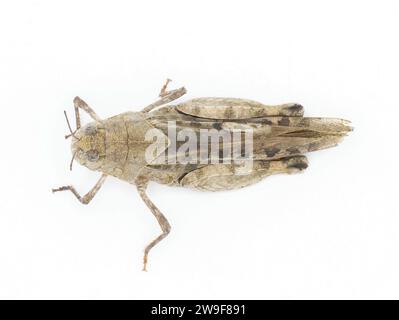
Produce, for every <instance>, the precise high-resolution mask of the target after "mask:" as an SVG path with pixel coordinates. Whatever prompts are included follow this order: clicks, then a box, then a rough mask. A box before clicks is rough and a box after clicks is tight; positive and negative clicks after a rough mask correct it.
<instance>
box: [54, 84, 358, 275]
mask: <svg viewBox="0 0 399 320" xmlns="http://www.w3.org/2000/svg"><path fill="white" fill-rule="evenodd" d="M169 81H170V80H168V81H167V82H166V84H165V85H164V86H163V88H162V90H161V93H160V99H159V100H158V101H156V102H155V103H153V104H151V105H149V106H147V107H146V108H144V109H143V110H142V111H140V112H126V113H123V114H120V115H117V116H114V117H111V118H108V119H105V120H102V119H100V117H99V116H98V115H97V114H96V113H95V112H94V111H93V110H92V109H91V108H90V107H89V106H88V105H87V104H86V103H85V102H84V101H83V100H81V99H80V98H78V97H76V98H75V99H74V107H75V116H76V126H77V129H76V130H75V131H74V132H73V131H72V130H71V128H70V131H71V134H70V135H68V136H67V137H71V138H72V145H71V149H72V154H73V159H72V161H73V160H76V161H77V162H79V163H80V164H82V165H84V166H86V167H87V168H89V169H91V170H95V171H99V172H101V173H102V175H101V177H100V179H99V181H98V182H97V183H96V184H95V186H94V187H93V188H92V189H91V190H90V191H89V192H88V193H87V194H86V195H84V196H80V194H79V193H78V192H77V191H76V190H75V188H74V187H73V186H64V187H60V188H57V189H53V192H57V191H64V190H69V191H71V192H72V193H73V194H74V195H75V196H76V197H77V199H78V200H79V201H80V202H82V203H84V204H87V203H89V202H90V201H91V199H92V198H93V197H94V196H95V194H96V193H97V191H98V190H99V189H100V188H101V186H102V184H103V183H104V181H105V180H106V177H107V176H114V177H116V178H119V179H121V180H124V181H127V182H129V183H131V184H133V185H135V186H136V187H137V190H138V192H139V194H140V196H141V198H142V199H143V201H144V202H145V203H146V205H147V206H148V207H149V209H150V210H151V212H152V213H153V214H154V216H155V218H156V219H157V220H158V223H159V225H160V227H161V229H162V233H161V235H159V236H158V237H157V238H156V239H154V240H153V241H152V242H150V243H149V244H148V245H147V247H146V248H145V250H144V270H146V265H147V257H148V253H149V252H150V250H151V249H152V248H153V247H154V246H155V245H156V244H157V243H159V242H160V241H161V240H162V239H163V238H165V237H166V236H167V235H168V234H169V232H170V229H171V227H170V225H169V222H168V221H167V219H166V217H165V216H164V215H163V214H162V213H161V211H160V210H159V209H158V208H157V207H156V206H155V205H154V204H153V202H152V201H151V200H150V199H149V198H148V196H147V194H146V192H145V191H146V187H147V184H148V183H149V182H150V181H155V182H158V183H162V184H166V185H170V186H183V187H191V188H195V189H199V190H210V191H219V190H227V189H234V188H241V187H245V186H248V185H250V184H253V183H256V182H258V181H260V180H261V179H263V178H264V177H267V176H269V175H272V174H276V173H294V172H299V171H302V170H304V169H306V168H307V166H308V162H307V159H306V157H305V156H304V155H303V154H305V153H307V152H310V151H316V150H320V149H324V148H329V147H332V146H335V145H337V144H338V143H339V142H340V141H341V140H342V139H343V137H344V136H345V135H346V134H347V133H348V132H349V131H351V130H352V128H351V127H350V125H349V124H350V122H349V121H346V120H342V119H336V118H307V117H303V113H304V110H303V107H302V106H301V105H299V104H283V105H276V106H266V105H263V104H261V103H259V102H256V101H252V100H245V99H234V98H199V99H193V100H189V101H187V102H183V103H180V104H177V105H167V104H168V103H169V102H171V101H173V100H176V99H177V98H179V97H181V96H182V95H184V94H185V93H186V90H185V88H180V89H176V90H172V91H167V90H166V88H167V85H168V82H169ZM161 106H162V107H161ZM158 107H161V108H158ZM79 109H83V110H84V111H86V112H87V113H88V114H89V115H90V116H91V117H92V118H93V120H94V121H93V122H91V123H89V124H87V125H85V126H81V123H80V116H79ZM155 109H156V110H155ZM171 125H173V130H175V131H177V132H185V134H184V135H183V136H184V139H181V137H180V139H179V135H178V136H177V137H178V138H177V139H174V138H173V137H172V138H171V136H170V130H171ZM68 126H69V122H68ZM69 127H70V126H69ZM209 131H212V132H213V133H215V132H216V133H217V134H218V135H217V138H218V139H215V140H212V139H211V140H210V141H209V139H206V140H201V137H202V134H203V133H204V132H209ZM150 132H152V133H155V134H156V136H157V137H158V139H159V140H160V141H158V144H157V145H156V147H157V148H156V150H155V151H156V152H148V151H149V149H150V148H151V147H154V141H153V140H152V139H149V137H148V134H149V133H150ZM220 132H223V133H224V135H220ZM243 132H245V133H248V132H250V133H251V134H250V135H249V137H250V139H245V143H243V142H242V141H238V142H237V141H236V140H235V139H232V138H231V136H234V137H237V136H239V137H242V136H243V134H242V133H243ZM188 133H190V134H188ZM226 133H228V134H229V133H232V135H231V136H229V135H228V134H227V135H226ZM187 137H189V138H191V140H194V142H193V141H191V142H193V143H191V145H187V143H188V142H187V141H186V140H187V139H185V138H187ZM223 137H224V138H226V137H227V138H228V139H227V140H225V141H223V145H222V144H221V141H220V139H219V138H223ZM222 140H223V139H222ZM243 145H245V150H244V147H243ZM193 146H194V147H193ZM226 146H227V148H226ZM247 147H248V150H250V153H249V155H248V154H246V151H247V149H246V148H247ZM210 149H211V151H212V149H214V150H216V153H215V152H209V150H210ZM237 149H238V151H239V152H238V153H239V157H234V156H233V153H234V152H233V151H234V150H237ZM226 150H227V152H225V151H226ZM232 150H233V151H232ZM152 151H154V150H152ZM172 151H173V152H172ZM243 154H245V155H246V157H245V156H244V157H243ZM171 155H173V156H174V157H173V158H171ZM171 159H172V160H173V161H170V160H171ZM176 159H183V160H184V161H176ZM237 159H238V161H236V160H237ZM160 160H162V161H160ZM71 164H72V163H71ZM249 164H250V165H249Z"/></svg>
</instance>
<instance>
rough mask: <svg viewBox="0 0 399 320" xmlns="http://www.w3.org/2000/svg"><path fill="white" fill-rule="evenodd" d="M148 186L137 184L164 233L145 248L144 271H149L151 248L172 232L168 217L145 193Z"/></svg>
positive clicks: (142, 197)
mask: <svg viewBox="0 0 399 320" xmlns="http://www.w3.org/2000/svg"><path fill="white" fill-rule="evenodd" d="M146 188H147V184H146V183H145V184H141V185H138V186H137V190H138V191H139V194H140V196H141V199H143V201H144V203H145V204H146V205H147V207H148V208H149V209H150V210H151V212H152V214H153V215H154V216H155V218H156V219H157V221H158V223H159V226H160V227H161V230H162V233H161V234H160V235H159V236H158V237H156V238H155V239H154V240H152V241H151V242H150V243H149V244H148V245H147V246H146V247H145V249H144V258H143V271H147V261H148V253H149V252H150V250H151V249H152V248H153V247H154V246H155V245H156V244H158V243H159V242H161V241H162V240H163V239H164V238H166V236H167V235H168V234H169V232H170V229H171V227H170V224H169V222H168V220H167V219H166V217H165V216H164V215H163V214H162V212H161V211H160V210H159V209H158V208H157V207H156V206H155V204H154V203H153V202H152V201H151V200H150V199H149V198H148V196H147V194H146V193H145V190H146Z"/></svg>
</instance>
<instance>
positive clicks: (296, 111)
mask: <svg viewBox="0 0 399 320" xmlns="http://www.w3.org/2000/svg"><path fill="white" fill-rule="evenodd" d="M286 110H288V111H289V112H290V113H291V114H293V115H302V114H303V106H302V105H300V104H298V103H295V104H293V105H292V106H289V107H287V108H286Z"/></svg>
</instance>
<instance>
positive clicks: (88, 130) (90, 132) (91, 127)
mask: <svg viewBox="0 0 399 320" xmlns="http://www.w3.org/2000/svg"><path fill="white" fill-rule="evenodd" d="M85 133H86V134H87V135H89V136H94V135H95V134H96V133H97V128H96V127H95V126H94V125H89V126H88V127H86V129H85Z"/></svg>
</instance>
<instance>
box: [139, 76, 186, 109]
mask: <svg viewBox="0 0 399 320" xmlns="http://www.w3.org/2000/svg"><path fill="white" fill-rule="evenodd" d="M170 81H171V80H170V79H166V82H165V84H164V85H163V86H162V89H161V92H160V93H159V97H160V98H161V99H159V100H157V101H155V102H154V103H151V104H150V105H149V106H147V107H145V108H144V109H143V110H142V112H150V111H151V110H153V109H155V108H157V107H159V106H162V105H164V104H166V103H169V102H172V101H174V100H176V99H178V98H180V97H181V96H183V95H184V94H186V92H187V90H186V88H184V87H181V88H179V89H175V90H170V91H167V87H168V84H169V82H170Z"/></svg>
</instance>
